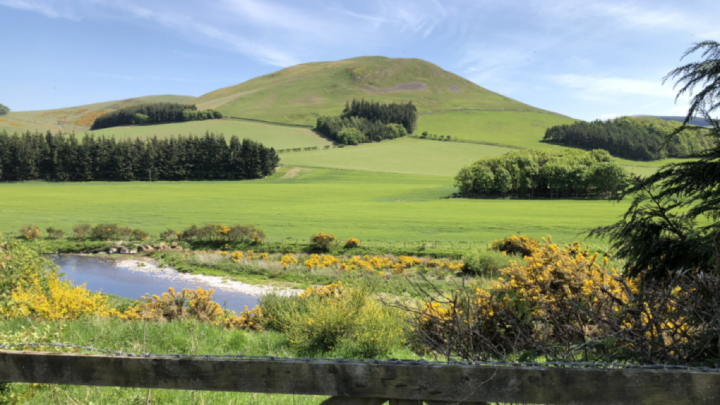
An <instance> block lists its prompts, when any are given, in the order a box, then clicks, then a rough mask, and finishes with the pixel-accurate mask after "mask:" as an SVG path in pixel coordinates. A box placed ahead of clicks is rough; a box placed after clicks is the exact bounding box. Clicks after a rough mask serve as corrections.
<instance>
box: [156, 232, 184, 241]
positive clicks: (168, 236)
mask: <svg viewBox="0 0 720 405" xmlns="http://www.w3.org/2000/svg"><path fill="white" fill-rule="evenodd" d="M178 238H180V232H176V231H174V230H172V229H167V230H165V231H162V232H160V239H163V240H166V241H168V242H170V241H173V240H176V239H178Z"/></svg>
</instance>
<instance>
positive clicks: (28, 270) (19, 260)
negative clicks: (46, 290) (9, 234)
mask: <svg viewBox="0 0 720 405" xmlns="http://www.w3.org/2000/svg"><path fill="white" fill-rule="evenodd" d="M54 269H55V266H53V264H52V262H51V261H49V260H47V259H45V258H43V257H41V256H39V255H38V254H37V252H34V251H33V250H31V249H30V248H29V247H27V246H26V245H24V244H22V243H19V242H9V243H2V244H0V303H5V302H7V301H8V299H9V298H10V292H11V291H13V290H14V289H15V288H16V287H18V286H20V285H28V284H29V283H31V282H32V281H33V280H35V278H39V279H40V280H41V282H43V283H44V285H47V283H46V282H44V281H42V280H43V279H45V278H47V276H48V274H50V273H51V272H52V271H53V270H54Z"/></svg>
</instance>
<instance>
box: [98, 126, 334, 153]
mask: <svg viewBox="0 0 720 405" xmlns="http://www.w3.org/2000/svg"><path fill="white" fill-rule="evenodd" d="M205 132H214V133H215V134H224V135H225V138H226V139H229V138H230V136H232V135H237V136H238V138H240V139H244V138H248V139H252V140H253V141H258V142H262V144H263V145H265V146H267V147H272V148H275V149H287V148H306V147H312V146H317V147H319V148H322V147H324V146H325V145H332V142H330V141H328V140H326V139H325V138H322V137H320V136H318V135H317V134H316V133H314V132H313V131H312V130H310V129H307V128H298V127H289V126H282V125H267V124H261V123H257V122H250V121H241V120H233V119H219V120H205V121H190V122H177V123H170V124H159V125H144V126H128V127H114V128H106V129H101V130H97V131H90V132H89V133H90V134H93V135H95V136H106V137H111V136H112V137H115V138H117V139H126V138H132V139H134V138H146V137H153V136H157V137H158V138H168V137H170V136H177V135H191V134H192V135H203V134H205Z"/></svg>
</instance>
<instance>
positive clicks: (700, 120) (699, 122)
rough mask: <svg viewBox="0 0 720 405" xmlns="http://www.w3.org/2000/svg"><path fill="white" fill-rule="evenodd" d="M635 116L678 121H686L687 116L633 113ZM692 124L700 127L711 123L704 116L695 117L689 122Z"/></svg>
mask: <svg viewBox="0 0 720 405" xmlns="http://www.w3.org/2000/svg"><path fill="white" fill-rule="evenodd" d="M633 117H638V118H642V117H649V118H659V119H661V120H664V121H676V122H685V117H680V116H669V115H633ZM688 124H690V125H696V126H698V127H709V126H710V123H709V122H707V121H705V119H703V118H693V119H691V120H690V122H688Z"/></svg>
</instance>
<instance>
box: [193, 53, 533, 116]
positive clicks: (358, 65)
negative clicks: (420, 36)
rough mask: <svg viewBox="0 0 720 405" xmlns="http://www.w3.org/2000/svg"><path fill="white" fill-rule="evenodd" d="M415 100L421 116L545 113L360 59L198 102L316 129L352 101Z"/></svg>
mask: <svg viewBox="0 0 720 405" xmlns="http://www.w3.org/2000/svg"><path fill="white" fill-rule="evenodd" d="M353 98H355V99H362V98H364V99H372V100H375V101H380V102H393V101H395V102H407V101H410V100H412V102H413V104H415V105H416V106H417V107H418V110H419V112H420V113H424V112H430V111H441V110H458V109H471V110H519V111H533V112H544V111H543V110H541V109H539V108H536V107H532V106H529V105H527V104H523V103H521V102H518V101H515V100H513V99H510V98H508V97H505V96H502V95H500V94H497V93H494V92H492V91H490V90H487V89H484V88H482V87H480V86H478V85H476V84H474V83H472V82H470V81H469V80H467V79H464V78H462V77H460V76H458V75H455V74H453V73H450V72H447V71H445V70H443V69H441V68H440V67H438V66H436V65H434V64H432V63H430V62H426V61H423V60H420V59H389V58H385V57H379V56H377V57H360V58H353V59H346V60H341V61H336V62H314V63H306V64H302V65H297V66H292V67H289V68H286V69H283V70H280V71H278V72H274V73H271V74H268V75H265V76H260V77H257V78H255V79H252V80H248V81H246V82H244V83H240V84H238V85H235V86H231V87H226V88H223V89H219V90H215V91H213V92H210V93H208V94H205V95H202V96H200V97H198V98H197V99H196V100H195V103H196V104H197V107H198V109H208V108H213V109H217V110H219V111H220V112H222V113H223V114H225V115H228V116H235V117H243V118H255V119H261V120H267V121H276V122H284V123H294V124H309V125H313V124H315V119H316V118H317V116H318V115H338V114H339V113H340V112H341V111H342V109H343V107H344V105H345V102H346V101H347V100H352V99H353Z"/></svg>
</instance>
